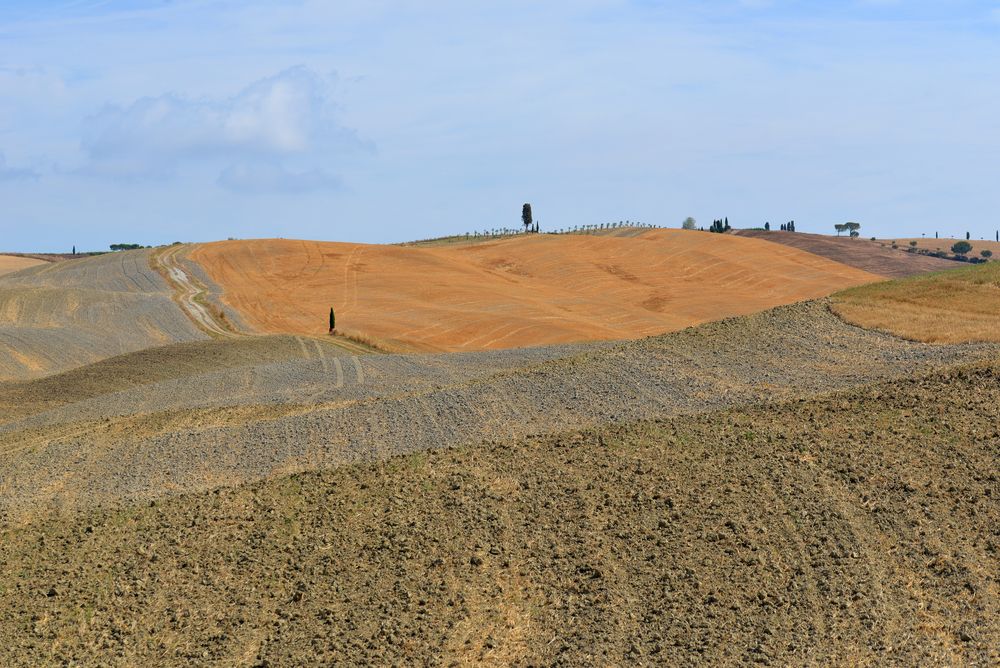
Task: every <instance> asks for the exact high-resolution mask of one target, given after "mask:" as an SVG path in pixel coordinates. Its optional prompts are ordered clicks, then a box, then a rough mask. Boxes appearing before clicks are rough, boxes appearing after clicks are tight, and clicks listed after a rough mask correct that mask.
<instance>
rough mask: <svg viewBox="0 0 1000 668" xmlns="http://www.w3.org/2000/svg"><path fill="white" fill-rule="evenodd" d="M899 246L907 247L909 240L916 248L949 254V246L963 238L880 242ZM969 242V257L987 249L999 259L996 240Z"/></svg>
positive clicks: (973, 240)
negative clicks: (970, 249)
mask: <svg viewBox="0 0 1000 668" xmlns="http://www.w3.org/2000/svg"><path fill="white" fill-rule="evenodd" d="M894 241H895V242H896V244H897V245H898V246H899V247H900V248H904V249H905V248H909V247H910V242H911V241H916V242H917V248H926V249H927V250H931V251H933V250H943V251H944V252H945V253H948V254H951V247H952V246H953V245H954V244H955V243H956V242H959V241H965V239H882V240H881V241H880V243H884V244H891V243H892V242H894ZM969 243H970V244H972V252H971V253H969V256H970V257H979V252H980V251H984V250H988V251H992V252H993V257H994V259H1000V243H997V242H996V241H992V240H987V241H979V240H976V239H969Z"/></svg>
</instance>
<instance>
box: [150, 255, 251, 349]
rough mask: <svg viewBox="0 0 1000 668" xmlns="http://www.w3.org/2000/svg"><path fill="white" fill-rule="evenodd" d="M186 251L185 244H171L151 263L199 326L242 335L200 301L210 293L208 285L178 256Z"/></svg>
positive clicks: (227, 335) (152, 257)
mask: <svg viewBox="0 0 1000 668" xmlns="http://www.w3.org/2000/svg"><path fill="white" fill-rule="evenodd" d="M185 250H186V247H185V246H168V247H167V248H166V249H165V250H163V251H161V252H158V253H154V254H152V255H150V263H151V264H152V265H153V268H155V269H157V270H158V271H160V272H161V273H162V274H163V277H164V278H165V279H166V280H167V282H168V283H170V286H171V287H172V288H173V289H174V299H175V301H176V302H177V304H178V305H179V306H180V307H181V308H182V309H183V310H184V312H185V313H186V314H187V316H188V317H189V318H191V320H192V322H194V324H195V325H197V326H198V327H199V328H200V329H202V330H204V331H206V332H207V333H208V334H210V335H212V336H217V337H221V338H233V337H236V336H240V335H241V334H242V333H241V332H235V331H233V329H232V328H231V327H230V326H229V324H228V323H227V322H226V321H225V320H224V319H222V318H221V317H218V316H216V315H215V314H214V313H212V311H211V310H210V309H209V308H207V307H206V306H205V305H204V304H202V303H201V301H200V300H204V299H205V297H206V296H207V295H208V288H206V287H205V286H204V285H202V284H201V282H200V281H198V279H196V278H195V277H193V276H192V275H191V274H189V273H188V272H187V271H186V270H185V269H184V266H183V265H182V264H181V262H180V259H179V257H178V256H179V255H180V253H181V252H182V251H185Z"/></svg>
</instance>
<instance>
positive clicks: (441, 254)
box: [191, 230, 882, 351]
mask: <svg viewBox="0 0 1000 668" xmlns="http://www.w3.org/2000/svg"><path fill="white" fill-rule="evenodd" d="M191 258H192V259H194V260H195V261H197V262H198V263H200V264H201V265H202V266H203V267H204V268H205V270H206V272H207V274H208V276H209V277H210V278H211V279H212V281H214V282H215V283H216V284H218V285H219V286H220V287H221V289H222V290H223V294H222V295H221V297H222V299H223V301H224V302H226V303H227V304H228V305H230V306H232V307H233V308H235V309H236V310H237V311H239V313H240V314H241V315H242V316H243V318H244V320H245V321H246V322H247V323H248V324H249V325H250V326H251V327H253V328H255V329H257V330H258V331H261V332H267V333H292V334H307V335H323V334H325V333H326V330H327V316H328V313H329V309H330V307H331V306H332V307H334V308H335V309H336V312H337V323H338V329H340V330H342V331H344V332H345V333H347V334H354V335H358V336H361V337H364V338H367V339H370V340H372V341H373V342H375V343H377V344H380V345H382V346H384V347H386V348H390V349H397V350H422V351H463V350H488V349H499V348H514V347H523V346H533V345H543V344H554V343H565V342H571V341H593V340H607V339H626V338H636V337H642V336H648V335H652V334H660V333H664V332H668V331H674V330H679V329H682V328H684V327H688V326H690V325H694V324H697V323H701V322H705V321H709V320H715V319H719V318H723V317H728V316H735V315H744V314H748V313H752V312H755V311H761V310H764V309H767V308H771V307H774V306H777V305H781V304H788V303H792V302H796V301H800V300H804V299H810V298H816V297H820V296H824V295H827V294H829V293H831V292H834V291H836V290H840V289H843V288H846V287H851V286H855V285H860V284H864V283H870V282H873V281H877V280H880V279H881V278H882V276H880V275H877V274H873V273H869V272H867V271H862V270H859V269H855V268H852V267H848V266H846V265H843V264H840V263H838V262H834V261H832V260H828V259H825V258H822V257H819V256H817V255H813V254H811V253H807V252H803V251H801V250H798V249H795V248H789V247H786V246H782V245H779V244H772V243H768V242H766V241H761V240H758V239H750V238H740V237H735V236H728V235H726V236H723V235H709V234H703V233H697V232H688V231H682V230H651V231H648V232H645V233H643V234H641V235H639V236H636V237H632V238H628V237H606V236H605V237H600V236H550V235H530V236H522V237H517V238H513V239H503V240H498V241H495V242H489V243H481V244H474V245H459V246H452V247H400V246H376V245H362V244H348V243H329V242H316V241H294V240H284V239H268V240H254V241H223V242H217V243H211V244H205V245H201V246H198V247H196V248H195V249H194V250H193V251H192V253H191Z"/></svg>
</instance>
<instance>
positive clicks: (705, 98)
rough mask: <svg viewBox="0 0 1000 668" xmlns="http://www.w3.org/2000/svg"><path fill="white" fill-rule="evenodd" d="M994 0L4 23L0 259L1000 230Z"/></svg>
mask: <svg viewBox="0 0 1000 668" xmlns="http://www.w3.org/2000/svg"><path fill="white" fill-rule="evenodd" d="M998 63H1000V0H996V1H990V2H986V1H978V0H977V1H972V0H969V1H963V0H937V1H935V2H929V1H928V2H922V1H919V0H896V1H892V0H867V1H865V0H848V1H843V2H836V1H829V2H805V1H802V2H796V1H793V0H742V1H739V0H721V1H718V2H711V1H695V0H691V1H677V2H667V1H656V0H634V1H631V2H627V1H621V0H573V1H563V0H553V1H550V2H539V1H537V0H535V1H529V0H506V1H503V2H491V1H487V0H483V1H480V2H459V1H457V0H455V1H452V0H443V1H440V2H433V1H432V2H428V1H426V0H425V1H415V0H400V1H397V2H390V1H388V0H366V1H364V2H349V1H344V2H330V1H317V0H297V1H291V2H254V1H253V0H242V1H235V0H234V1H212V0H206V1H201V2H189V1H186V0H175V1H170V0H159V1H153V0H148V1H147V0H129V1H125V0H122V1H116V0H107V1H97V0H76V1H72V2H70V1H50V2H44V1H39V0H36V1H33V2H20V1H15V2H10V1H8V2H4V3H3V4H2V6H0V198H2V201H3V204H4V206H3V208H2V211H0V249H2V250H21V251H26V250H40V251H41V250H44V251H64V250H67V249H69V247H70V246H72V245H74V244H75V245H76V246H77V247H79V248H86V249H101V248H106V247H107V245H108V244H110V243H116V242H135V243H143V244H158V243H165V242H171V241H175V240H183V241H204V240H211V239H220V238H227V237H240V238H250V237H272V236H282V237H301V238H315V239H330V240H351V241H370V242H390V241H400V240H406V239H413V238H421V237H430V236H436V235H441V234H446V233H453V232H464V231H468V230H476V229H480V230H481V229H487V228H493V227H499V226H505V225H506V226H515V225H516V224H517V223H518V220H519V217H520V210H521V204H522V203H523V202H527V201H530V202H531V203H532V205H533V209H534V212H535V215H536V217H537V218H538V219H539V220H540V222H541V225H542V227H543V228H549V229H551V228H558V227H564V226H573V225H584V224H592V223H601V222H607V221H617V220H623V219H630V220H641V221H645V222H649V223H654V224H659V225H667V226H679V225H680V221H681V220H683V219H684V218H685V217H686V216H689V215H690V216H694V217H695V218H697V219H698V220H699V221H701V222H704V223H706V224H707V223H708V222H710V221H711V219H712V218H714V217H721V216H728V217H729V219H730V221H731V222H732V223H733V224H735V225H737V226H754V225H760V224H762V223H763V222H764V221H765V220H767V221H770V222H772V223H773V224H778V223H781V222H784V221H787V220H789V219H795V221H796V223H797V228H798V229H799V230H800V231H816V232H829V233H832V232H833V225H834V224H835V223H839V222H844V221H846V220H856V221H858V222H860V223H861V224H862V233H863V234H865V235H866V236H869V235H877V236H886V237H892V236H904V235H920V234H921V233H925V234H927V235H928V236H932V235H933V233H934V232H935V231H938V232H940V233H941V234H942V236H945V235H964V233H965V232H966V231H967V230H968V231H970V232H971V233H972V234H973V236H974V237H976V238H978V237H981V236H983V237H992V236H993V234H994V231H995V230H996V229H997V228H998V227H1000V188H998V187H997V186H996V179H997V165H998V164H1000V74H998V71H1000V68H998V67H997V64H998Z"/></svg>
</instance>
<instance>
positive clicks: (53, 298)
mask: <svg viewBox="0 0 1000 668" xmlns="http://www.w3.org/2000/svg"><path fill="white" fill-rule="evenodd" d="M149 252H150V251H148V250H136V251H126V252H122V253H113V254H107V255H100V256H96V257H90V258H84V259H79V260H73V261H71V262H56V263H51V264H45V265H41V266H36V267H31V268H29V269H26V270H23V271H19V272H17V273H15V274H8V275H6V276H3V277H0V381H4V380H12V379H21V378H31V377H37V376H43V375H46V374H50V373H56V372H59V371H63V370H66V369H71V368H74V367H78V366H82V365H85V364H89V363H91V362H95V361H97V360H100V359H104V358H106V357H111V356H113V355H119V354H122V353H126V352H131V351H135V350H141V349H143V348H148V347H151V346H158V345H164V344H168V343H177V342H181V341H194V340H197V339H202V338H206V337H205V335H204V334H202V333H201V332H199V331H198V329H197V328H196V327H195V326H194V325H193V324H192V323H191V321H190V320H189V319H188V318H187V317H186V316H185V315H184V313H183V311H181V309H180V308H178V306H177V305H176V304H175V303H174V302H173V301H172V299H171V289H170V287H169V286H168V285H167V284H166V282H165V281H164V280H163V278H161V277H160V276H159V274H157V273H156V272H155V271H153V270H152V269H150V266H149V261H148V253H149Z"/></svg>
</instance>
